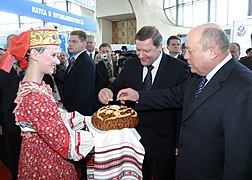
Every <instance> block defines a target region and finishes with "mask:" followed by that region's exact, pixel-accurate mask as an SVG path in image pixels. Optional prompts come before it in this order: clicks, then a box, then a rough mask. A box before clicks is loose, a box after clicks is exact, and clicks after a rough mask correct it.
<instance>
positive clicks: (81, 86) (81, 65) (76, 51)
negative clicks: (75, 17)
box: [62, 30, 95, 179]
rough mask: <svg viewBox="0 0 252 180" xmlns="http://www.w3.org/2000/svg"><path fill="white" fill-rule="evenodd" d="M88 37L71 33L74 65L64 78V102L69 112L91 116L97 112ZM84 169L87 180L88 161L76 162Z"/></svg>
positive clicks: (82, 33) (70, 46)
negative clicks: (87, 47)
mask: <svg viewBox="0 0 252 180" xmlns="http://www.w3.org/2000/svg"><path fill="white" fill-rule="evenodd" d="M86 40H87V35H86V33H85V32H84V31H81V30H76V31H72V32H71V33H70V39H69V47H68V50H69V52H70V53H71V55H72V56H71V59H72V63H71V64H69V65H68V67H67V70H66V76H65V78H64V84H63V90H62V101H63V106H64V107H65V108H66V110H68V111H78V112H79V113H81V114H82V115H86V116H91V115H93V113H94V110H95V65H94V62H93V61H92V60H91V58H90V57H89V56H88V55H87V52H86V45H87V42H86ZM79 166H81V168H82V173H83V176H82V179H87V177H86V176H87V175H86V172H87V169H86V160H85V159H84V160H82V161H80V162H76V167H77V168H78V167H79Z"/></svg>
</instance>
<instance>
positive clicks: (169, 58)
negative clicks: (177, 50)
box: [162, 53, 187, 66]
mask: <svg viewBox="0 0 252 180" xmlns="http://www.w3.org/2000/svg"><path fill="white" fill-rule="evenodd" d="M162 59H164V61H165V62H166V63H172V64H175V65H176V64H177V65H180V66H184V65H187V64H186V63H185V62H184V61H182V60H181V59H178V58H174V57H172V56H170V55H167V54H165V53H164V54H163V58H162Z"/></svg>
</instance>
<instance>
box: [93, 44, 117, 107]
mask: <svg viewBox="0 0 252 180" xmlns="http://www.w3.org/2000/svg"><path fill="white" fill-rule="evenodd" d="M104 55H106V57H101V56H104ZM111 55H112V48H111V46H110V45H109V44H108V43H102V44H101V45H100V47H99V53H98V54H97V55H96V57H95V59H101V60H99V63H98V64H96V82H95V88H96V95H97V96H96V97H98V93H99V91H100V90H101V89H102V88H105V87H107V86H108V85H109V84H111V83H113V82H114V80H115V79H116V77H117V75H118V67H117V66H116V61H114V60H112V57H111ZM95 61H96V60H95ZM101 106H102V104H101V103H100V102H99V100H98V99H97V108H96V109H99V108H100V107H101Z"/></svg>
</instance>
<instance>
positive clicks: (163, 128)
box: [0, 23, 252, 180]
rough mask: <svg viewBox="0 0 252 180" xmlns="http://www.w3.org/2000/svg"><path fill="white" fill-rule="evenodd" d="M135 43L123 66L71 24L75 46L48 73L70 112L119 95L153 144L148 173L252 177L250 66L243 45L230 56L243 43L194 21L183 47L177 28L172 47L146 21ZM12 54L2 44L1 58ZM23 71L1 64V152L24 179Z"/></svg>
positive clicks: (169, 178)
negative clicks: (19, 97)
mask: <svg viewBox="0 0 252 180" xmlns="http://www.w3.org/2000/svg"><path fill="white" fill-rule="evenodd" d="M12 36H13V35H12ZM10 37H11V36H9V37H8V38H10ZM135 41H136V57H134V58H132V59H129V60H127V61H126V62H125V64H124V66H123V68H122V69H120V68H121V67H118V62H117V60H116V59H115V53H114V52H113V49H112V47H111V45H110V44H109V43H102V44H101V45H100V46H99V48H98V51H96V49H95V46H96V42H95V37H94V36H93V35H87V34H86V33H85V32H84V31H82V30H76V31H72V32H71V33H70V36H69V42H68V43H69V44H68V52H67V53H66V52H61V53H60V54H59V55H58V58H59V59H60V64H59V65H57V67H56V69H55V73H54V74H53V75H52V76H49V78H51V80H52V85H51V86H52V89H53V90H54V92H55V94H57V95H58V99H57V100H59V101H60V102H61V103H62V106H63V107H64V108H65V109H66V110H67V111H69V112H70V111H78V112H79V113H81V114H82V115H85V116H92V115H93V113H94V112H95V111H96V110H98V109H99V108H100V107H102V106H104V105H107V104H118V103H119V102H118V101H116V100H117V99H118V98H119V99H120V101H121V103H126V105H127V106H129V107H132V108H134V109H135V110H136V111H137V113H138V117H139V124H138V126H137V127H136V130H137V131H138V133H139V134H140V136H141V140H140V142H141V143H142V145H143V146H144V148H145V157H144V162H143V168H142V173H143V179H144V180H151V179H152V178H154V180H164V179H165V180H173V179H178V180H180V179H181V180H185V179H244V180H245V179H250V178H252V171H251V169H252V161H250V158H249V157H250V156H251V153H252V135H251V133H250V131H251V129H252V112H251V111H250V110H249V107H250V106H249V105H250V104H251V103H252V97H251V98H250V96H251V95H252V92H251V91H252V84H251V83H252V72H251V71H249V70H248V69H247V68H246V67H245V66H243V65H242V64H241V63H239V62H237V61H236V60H237V59H238V57H237V56H238V54H237V53H238V52H237V53H236V54H235V53H234V54H232V53H233V52H235V47H233V45H236V46H237V44H234V43H232V44H231V46H230V43H229V41H228V38H227V35H226V34H225V32H224V31H223V30H222V29H221V28H220V27H219V26H218V25H217V24H213V23H207V24H203V25H201V26H198V27H195V28H193V29H192V30H191V31H190V32H189V34H188V36H187V40H186V42H185V43H183V52H181V45H182V44H181V39H180V38H179V37H177V36H170V37H169V38H168V40H167V46H166V48H167V50H168V54H166V53H165V52H164V51H163V45H162V42H163V38H162V36H161V33H160V32H159V30H158V29H157V28H156V27H153V26H143V27H142V28H141V29H140V30H139V31H138V32H137V33H136V36H135ZM7 42H8V41H7ZM7 48H8V46H7ZM4 53H5V51H4V50H3V49H0V58H1V56H2V54H4ZM68 54H69V55H68ZM231 54H232V55H231ZM236 55H237V56H236ZM250 59H251V58H250ZM20 72H22V71H20V69H19V68H18V65H17V66H13V68H12V69H11V72H10V73H9V74H8V73H6V72H4V71H2V70H0V83H1V86H0V121H1V123H2V127H3V130H2V132H3V137H4V138H3V141H4V151H3V152H2V153H5V154H6V157H5V158H4V156H1V158H2V160H3V161H4V162H5V163H6V165H7V166H8V168H9V169H10V172H11V174H12V179H17V166H18V159H19V158H18V157H19V151H20V144H21V140H22V139H21V136H20V133H21V132H20V129H19V127H18V126H16V125H15V117H14V114H13V110H14V108H15V103H14V99H15V97H16V93H17V90H18V84H19V82H20V81H21V80H22V74H21V73H20ZM201 79H204V82H203V81H201ZM206 79H207V80H206ZM198 84H200V88H198ZM203 88H204V89H203ZM195 92H196V94H197V95H195ZM7 104H8V106H7ZM0 130H1V129H0ZM0 132H1V131H0ZM2 144H3V143H2ZM176 150H177V151H176ZM176 155H178V157H176ZM176 164H177V165H176ZM75 165H76V168H81V169H82V176H81V179H87V174H86V172H87V160H86V159H84V160H81V161H79V162H76V163H75Z"/></svg>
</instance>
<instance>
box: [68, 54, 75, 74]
mask: <svg viewBox="0 0 252 180" xmlns="http://www.w3.org/2000/svg"><path fill="white" fill-rule="evenodd" d="M74 63H75V58H74V57H73V56H72V57H71V58H70V64H69V66H70V67H69V68H68V71H67V73H69V71H70V70H71V69H72V68H73V65H74Z"/></svg>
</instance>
